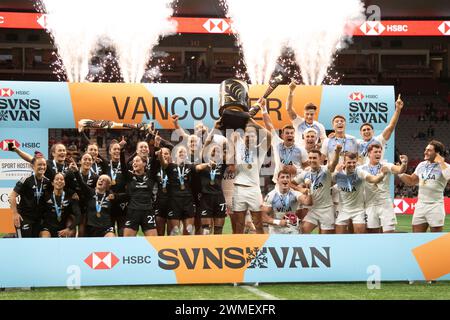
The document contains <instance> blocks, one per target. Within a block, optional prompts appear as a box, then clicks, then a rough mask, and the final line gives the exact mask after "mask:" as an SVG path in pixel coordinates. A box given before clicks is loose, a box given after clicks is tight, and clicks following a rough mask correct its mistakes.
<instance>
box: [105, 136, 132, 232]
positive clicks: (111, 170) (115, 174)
mask: <svg viewBox="0 0 450 320" xmlns="http://www.w3.org/2000/svg"><path fill="white" fill-rule="evenodd" d="M125 143H126V142H125V140H124V139H123V138H122V141H121V142H120V143H117V142H114V143H111V144H110V145H109V158H110V160H109V161H108V162H107V166H106V172H105V173H106V174H107V175H108V176H109V177H110V178H111V191H112V192H113V193H114V194H123V193H126V190H125V187H126V181H125V174H124V171H125V170H126V163H125V151H124V148H123V146H124V145H125ZM126 210H127V201H126V199H122V201H119V199H114V201H113V205H112V208H111V218H112V221H113V225H116V223H117V234H118V236H119V237H122V236H123V229H124V227H125V215H126Z"/></svg>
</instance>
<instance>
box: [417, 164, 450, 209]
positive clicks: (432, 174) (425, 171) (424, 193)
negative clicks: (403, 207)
mask: <svg viewBox="0 0 450 320" xmlns="http://www.w3.org/2000/svg"><path fill="white" fill-rule="evenodd" d="M448 166H449V165H448V164H447V167H448ZM414 174H415V175H417V176H418V177H419V194H418V202H425V203H430V202H443V201H444V189H445V186H446V185H447V182H448V179H446V178H445V177H444V176H443V174H442V170H441V166H440V165H439V164H438V163H430V162H428V161H422V162H421V163H419V164H418V165H417V167H416V170H415V171H414Z"/></svg>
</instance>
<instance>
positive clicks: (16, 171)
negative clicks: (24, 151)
mask: <svg viewBox="0 0 450 320" xmlns="http://www.w3.org/2000/svg"><path fill="white" fill-rule="evenodd" d="M32 172H33V170H32V169H31V164H30V163H28V162H26V161H25V160H22V159H0V180H15V181H17V180H20V179H21V178H23V177H29V176H30V175H31V173H32Z"/></svg>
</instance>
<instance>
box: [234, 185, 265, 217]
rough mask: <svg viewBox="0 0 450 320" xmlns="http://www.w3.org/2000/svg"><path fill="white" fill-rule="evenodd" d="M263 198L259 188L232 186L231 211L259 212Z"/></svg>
mask: <svg viewBox="0 0 450 320" xmlns="http://www.w3.org/2000/svg"><path fill="white" fill-rule="evenodd" d="M262 204H263V198H262V194H261V189H260V188H259V187H243V186H239V185H235V186H234V193H233V211H247V210H250V211H261V206H262Z"/></svg>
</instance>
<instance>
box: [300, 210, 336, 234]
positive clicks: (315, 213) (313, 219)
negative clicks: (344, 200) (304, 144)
mask: <svg viewBox="0 0 450 320" xmlns="http://www.w3.org/2000/svg"><path fill="white" fill-rule="evenodd" d="M303 221H306V222H309V223H312V224H314V225H316V226H318V227H320V229H321V230H334V223H335V215H334V206H329V207H327V208H310V209H309V210H308V213H307V214H306V217H305V218H303Z"/></svg>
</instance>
